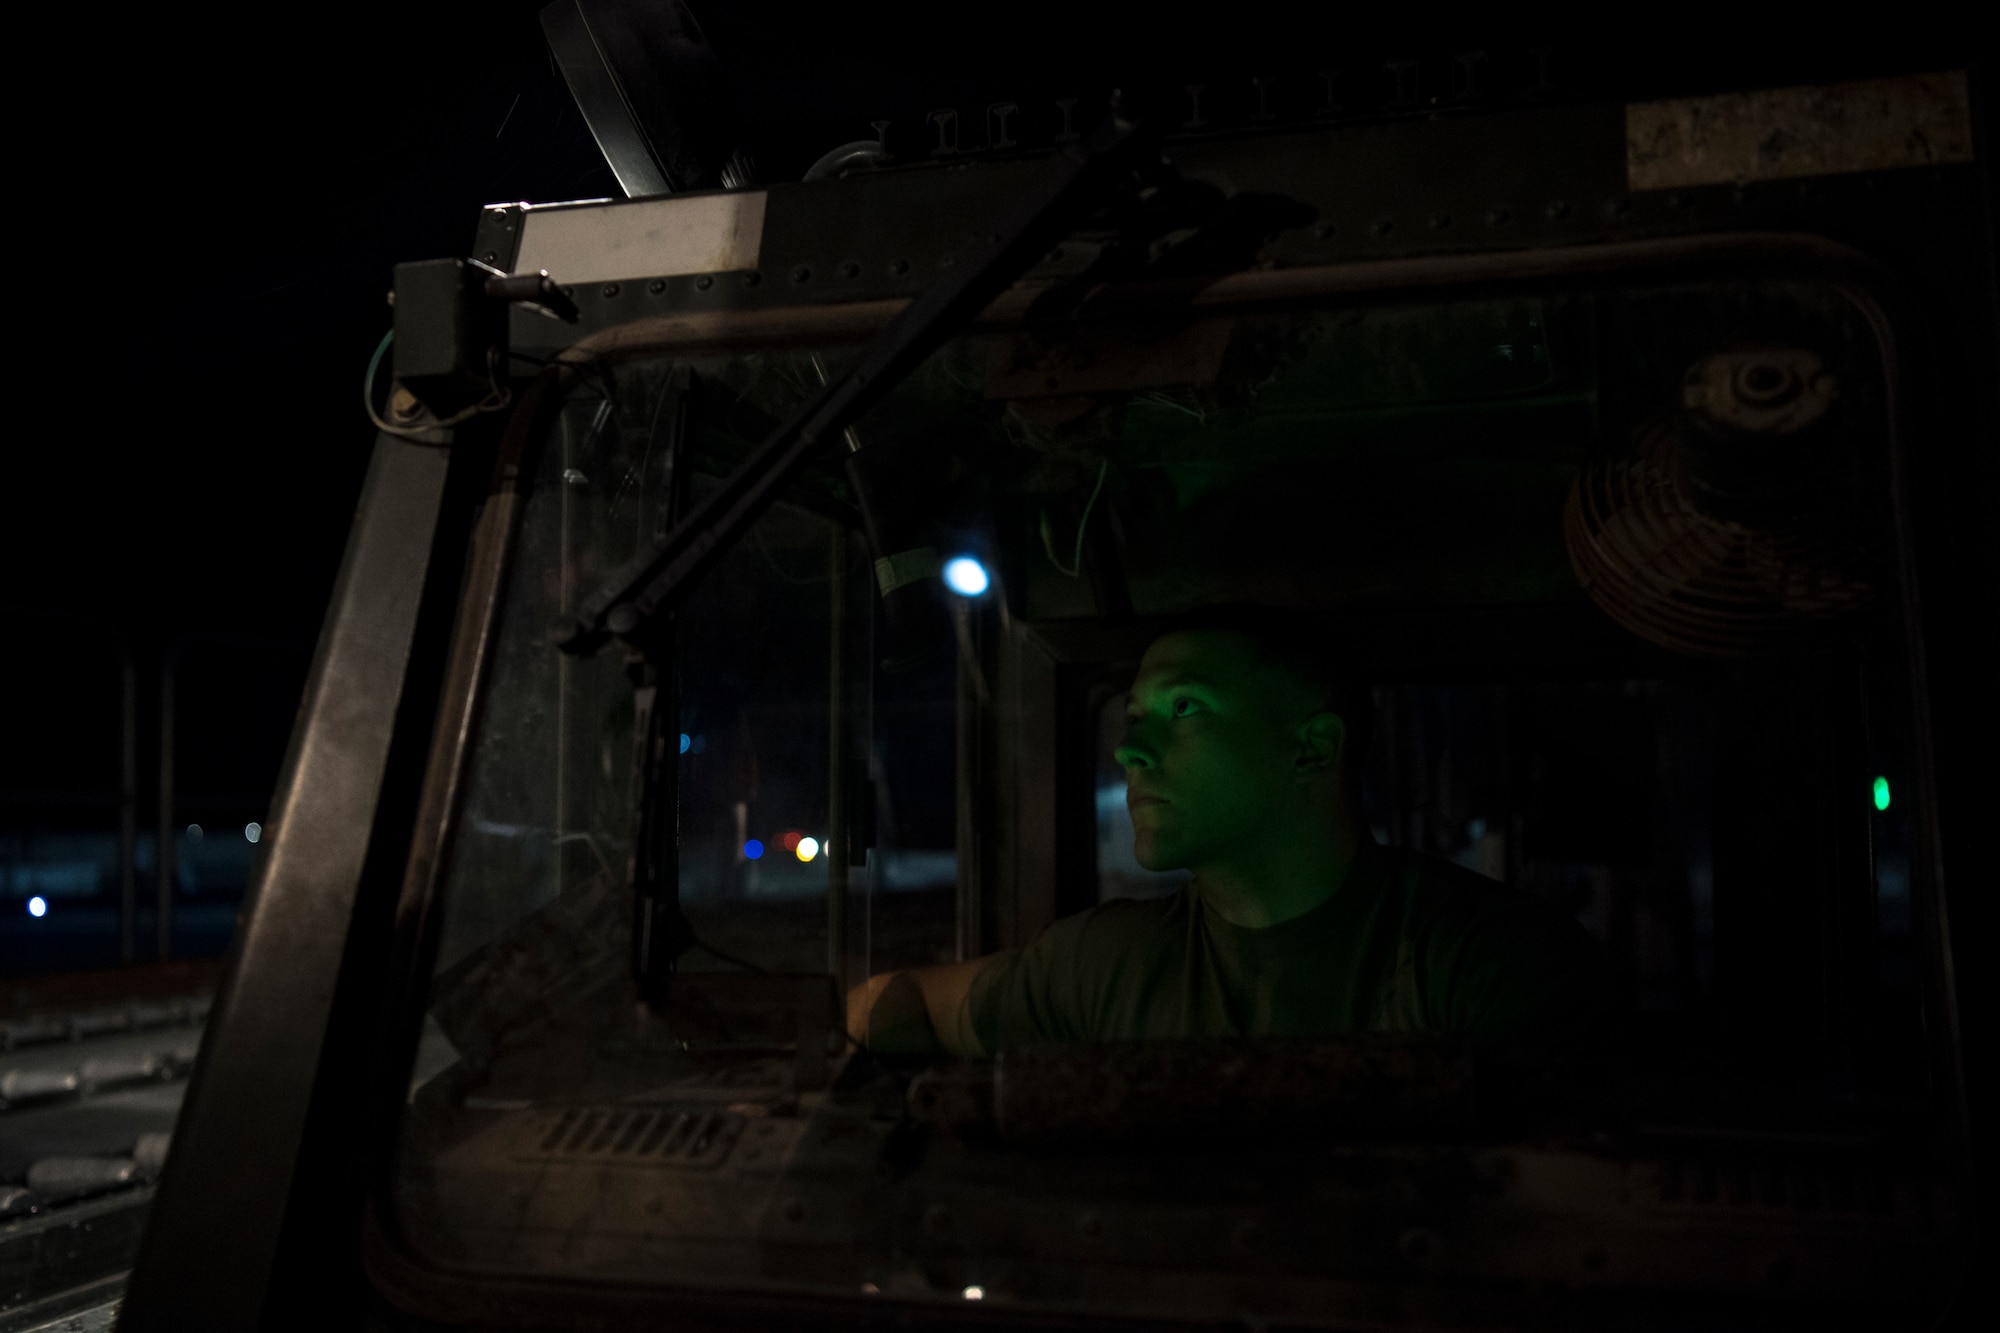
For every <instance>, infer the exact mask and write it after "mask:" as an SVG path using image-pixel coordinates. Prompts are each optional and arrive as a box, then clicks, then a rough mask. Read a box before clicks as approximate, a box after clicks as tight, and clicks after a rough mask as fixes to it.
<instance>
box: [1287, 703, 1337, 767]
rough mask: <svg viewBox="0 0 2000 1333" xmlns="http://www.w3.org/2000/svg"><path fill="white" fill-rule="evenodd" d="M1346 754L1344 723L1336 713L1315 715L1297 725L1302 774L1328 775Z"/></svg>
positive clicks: (1299, 761) (1299, 762)
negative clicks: (1323, 773)
mask: <svg viewBox="0 0 2000 1333" xmlns="http://www.w3.org/2000/svg"><path fill="white" fill-rule="evenodd" d="M1346 752H1347V722H1346V720H1345V719H1343V718H1342V717H1341V716H1340V714H1338V713H1314V714H1313V715H1312V716H1311V717H1309V718H1307V719H1306V720H1305V721H1304V722H1302V723H1300V724H1299V757H1298V766H1299V771H1300V772H1301V773H1319V772H1322V771H1326V772H1331V771H1333V770H1335V769H1338V768H1339V767H1340V761H1341V758H1342V756H1343V755H1345V754H1346Z"/></svg>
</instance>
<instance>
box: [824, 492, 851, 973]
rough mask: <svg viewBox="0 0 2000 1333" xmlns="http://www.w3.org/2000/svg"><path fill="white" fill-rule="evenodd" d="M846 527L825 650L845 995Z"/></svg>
mask: <svg viewBox="0 0 2000 1333" xmlns="http://www.w3.org/2000/svg"><path fill="white" fill-rule="evenodd" d="M847 541H848V538H847V529H846V528H844V527H842V526H840V525H839V524H835V525H834V529H833V539H832V541H831V542H829V543H828V548H827V574H828V579H827V585H828V588H829V591H828V593H827V615H828V617H829V618H830V621H831V624H830V626H829V628H828V631H827V652H826V681H827V684H826V697H827V710H826V711H827V729H826V730H827V736H826V970H827V972H828V974H830V975H831V976H832V977H833V984H834V987H835V991H836V993H837V994H843V995H844V994H846V992H847V885H848V875H847V863H848V850H849V849H848V845H847V844H848V838H849V829H848V819H847V770H848V766H849V762H850V761H849V755H848V750H849V748H850V745H851V742H850V740H849V737H848V717H847V694H848V685H847Z"/></svg>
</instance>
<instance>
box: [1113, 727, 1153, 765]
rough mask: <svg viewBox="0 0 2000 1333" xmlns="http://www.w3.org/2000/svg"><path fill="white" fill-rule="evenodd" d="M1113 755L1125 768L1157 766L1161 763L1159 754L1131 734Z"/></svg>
mask: <svg viewBox="0 0 2000 1333" xmlns="http://www.w3.org/2000/svg"><path fill="white" fill-rule="evenodd" d="M1111 757H1112V758H1113V759H1116V760H1117V761H1118V763H1119V766H1120V767H1123V768H1157V767H1159V763H1160V760H1159V756H1158V755H1155V754H1154V753H1153V752H1152V750H1151V749H1149V748H1148V747H1147V746H1145V745H1142V744H1140V743H1139V742H1138V741H1137V740H1134V739H1133V738H1132V737H1131V736H1129V735H1128V736H1126V737H1125V743H1124V744H1123V745H1120V746H1119V747H1118V748H1117V749H1115V750H1113V751H1112V752H1111Z"/></svg>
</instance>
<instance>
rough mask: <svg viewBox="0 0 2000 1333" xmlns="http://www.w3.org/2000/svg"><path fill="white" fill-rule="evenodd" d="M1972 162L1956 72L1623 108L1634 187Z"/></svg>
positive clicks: (1965, 105) (1961, 82) (1961, 80)
mask: <svg viewBox="0 0 2000 1333" xmlns="http://www.w3.org/2000/svg"><path fill="white" fill-rule="evenodd" d="M1971 160H1972V112H1971V107H1970V102H1969V100H1968V97H1967V93H1966V84H1965V75H1964V73H1962V72H1956V71H1955V72H1951V73H1945V74H1916V75H1910V76H1908V77H1905V78H1895V79H1863V80H1860V81H1858V82H1855V83H1836V84H1831V85H1829V86H1826V87H1813V88H1772V89H1767V90H1764V91H1762V92H1752V93H1728V94H1725V95H1723V96H1720V97H1686V98H1679V99H1676V100H1674V101H1670V102H1637V103H1634V104H1633V105H1631V106H1628V107H1627V108H1625V171H1626V179H1627V181H1628V183H1629V184H1630V186H1631V188H1632V189H1634V190H1672V189H1683V188H1686V187H1689V186H1696V185H1726V184H1730V183H1743V182H1748V181H1769V180H1790V179H1794V178H1797V177H1800V176H1832V175H1838V174H1841V173H1844V172H1851V171H1882V170H1886V169H1888V168H1892V167H1924V166H1937V165H1941V164H1945V163H1951V162H1970V161H1971Z"/></svg>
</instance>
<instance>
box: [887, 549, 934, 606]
mask: <svg viewBox="0 0 2000 1333" xmlns="http://www.w3.org/2000/svg"><path fill="white" fill-rule="evenodd" d="M937 576H938V553H937V547H935V546H919V547H917V548H916V549H915V550H913V551H898V552H897V553H896V554H894V555H885V556H883V557H882V558H881V559H880V560H877V561H876V562H875V586H876V587H878V588H880V589H881V590H882V595H883V596H884V597H887V596H888V595H889V594H890V593H892V592H894V591H896V589H898V588H900V587H902V586H903V585H904V584H907V583H922V582H923V581H924V580H925V579H934V578H936V577H937Z"/></svg>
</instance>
